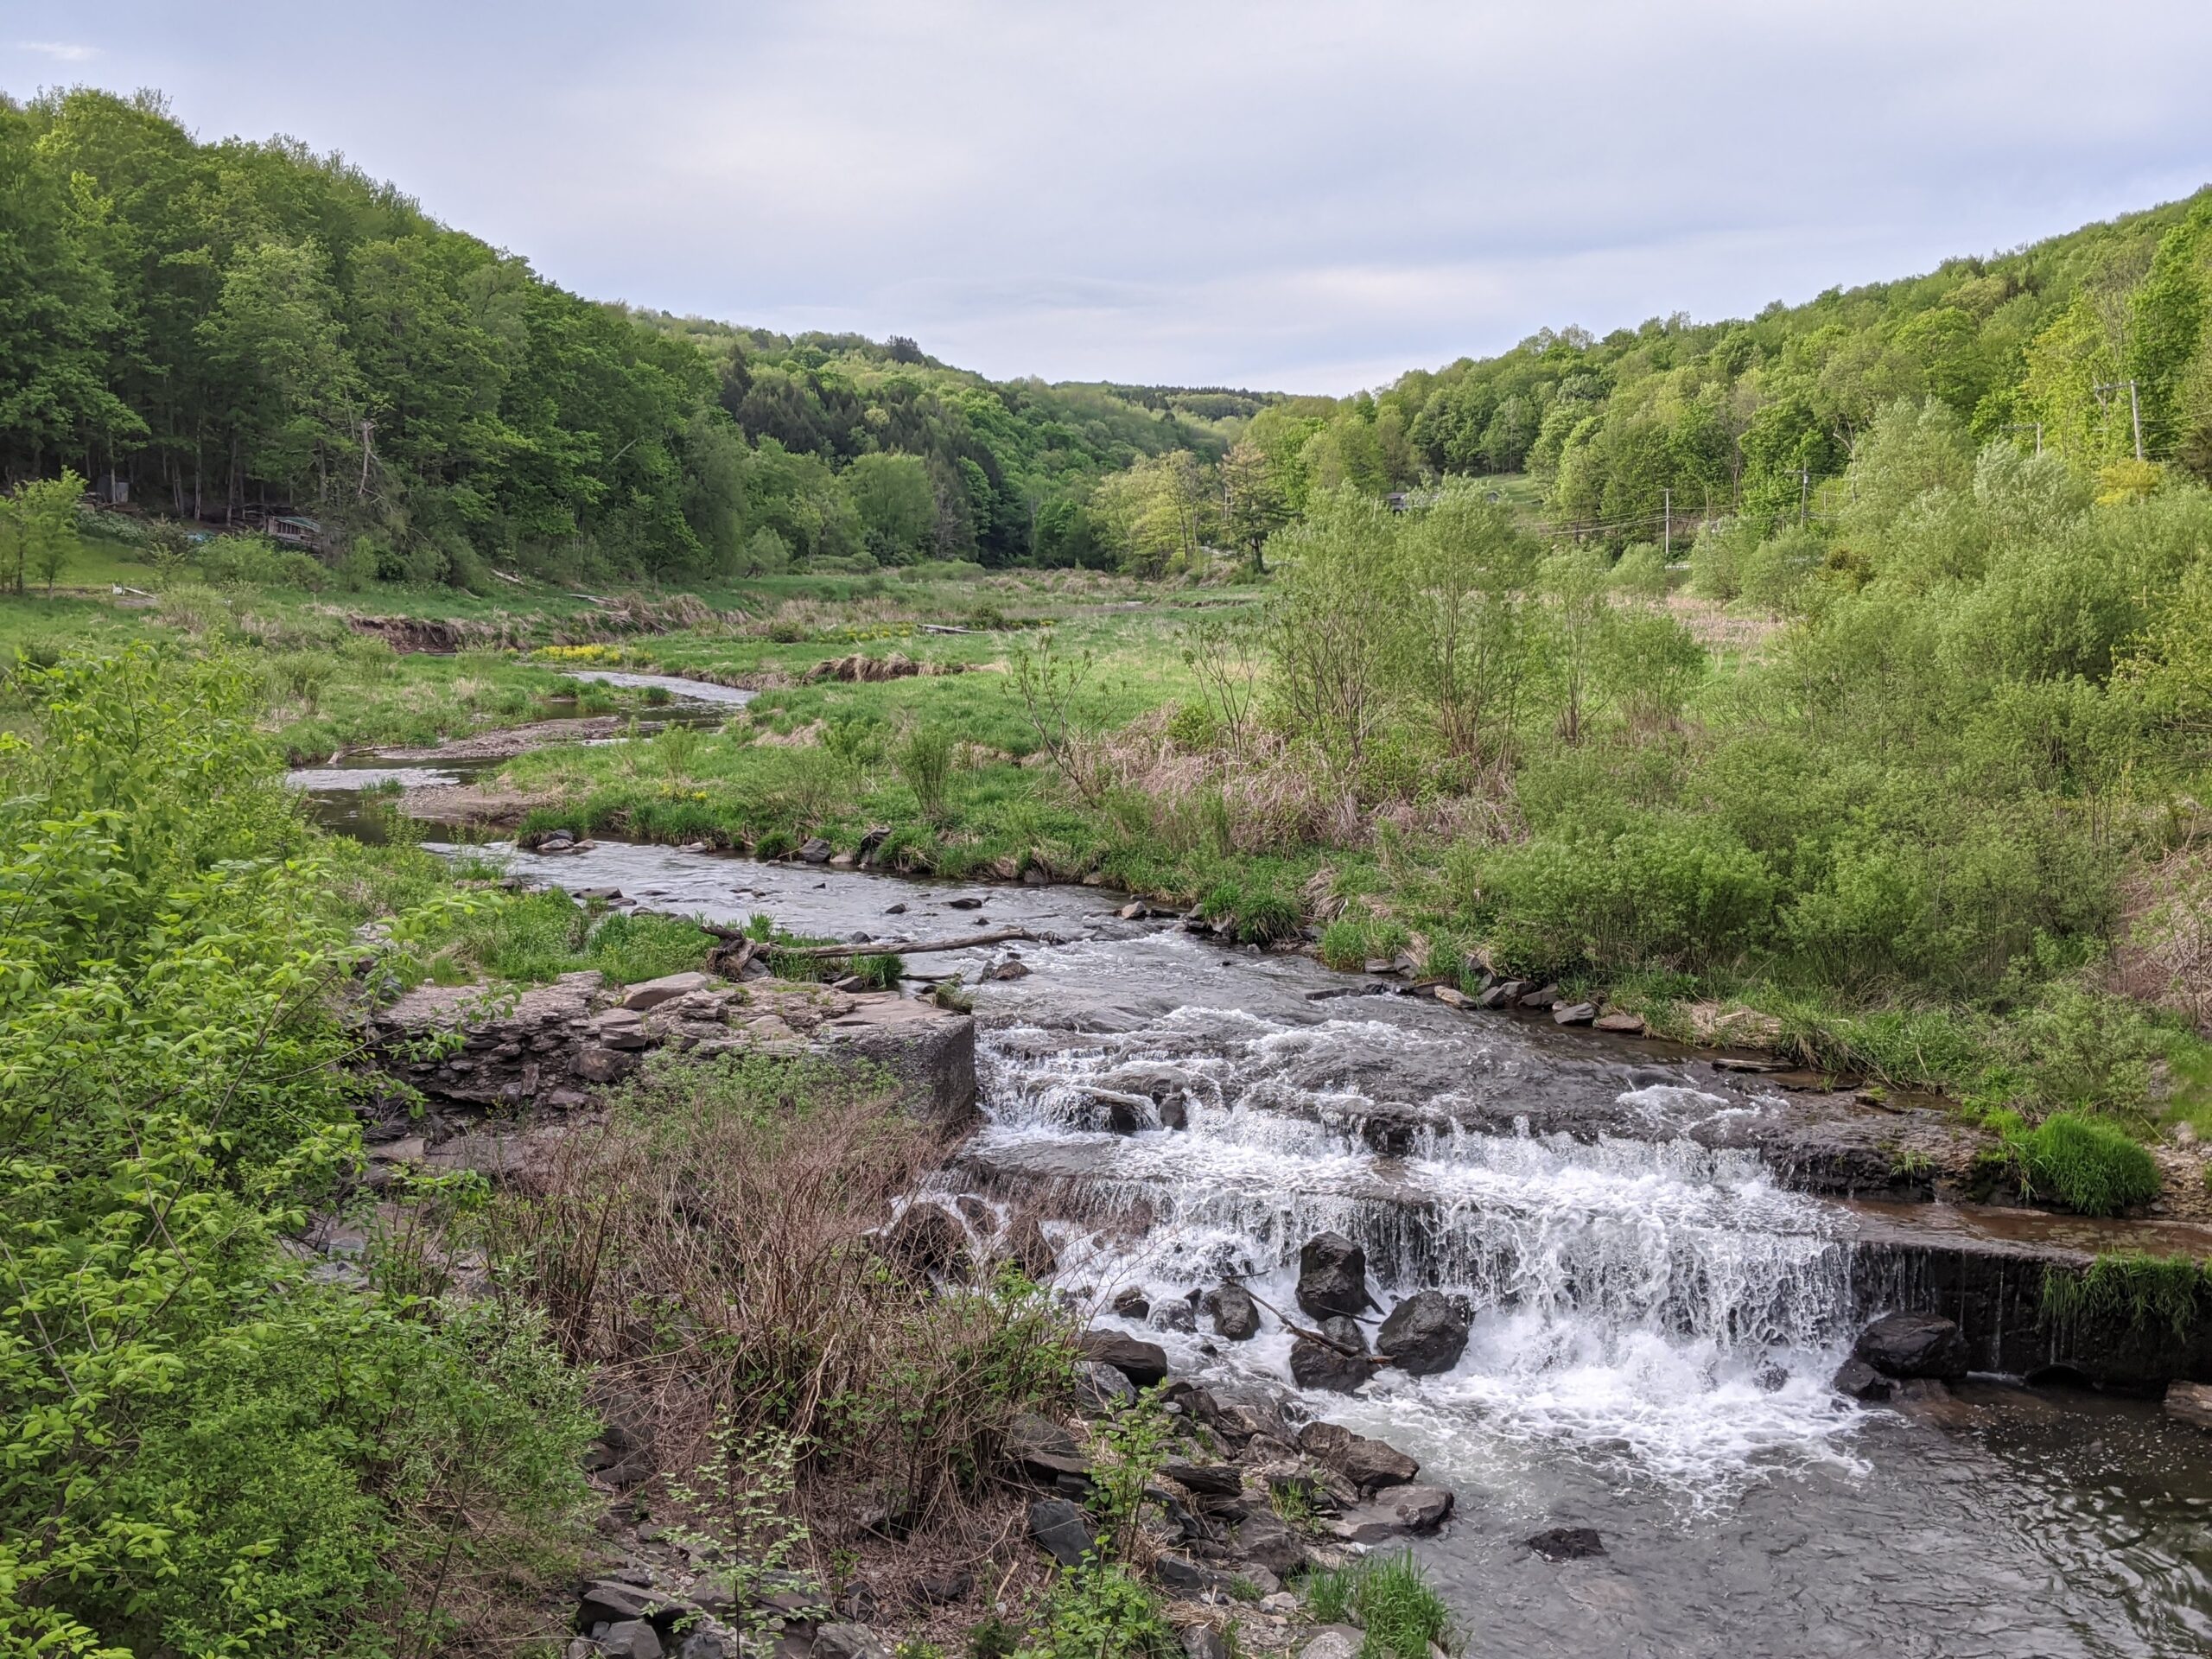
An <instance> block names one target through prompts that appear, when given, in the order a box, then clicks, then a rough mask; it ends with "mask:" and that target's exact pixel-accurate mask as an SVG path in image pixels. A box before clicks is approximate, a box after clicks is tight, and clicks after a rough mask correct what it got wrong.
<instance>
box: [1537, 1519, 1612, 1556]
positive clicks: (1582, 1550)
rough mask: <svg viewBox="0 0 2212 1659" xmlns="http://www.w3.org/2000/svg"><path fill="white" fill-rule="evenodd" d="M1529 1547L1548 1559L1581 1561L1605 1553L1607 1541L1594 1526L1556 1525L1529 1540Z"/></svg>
mask: <svg viewBox="0 0 2212 1659" xmlns="http://www.w3.org/2000/svg"><path fill="white" fill-rule="evenodd" d="M1528 1545H1529V1548H1531V1549H1533V1550H1535V1552H1536V1554H1539V1555H1541V1556H1542V1557H1543V1558H1544V1559H1545V1560H1548V1561H1581V1560H1588V1559H1589V1558H1590V1557H1591V1556H1592V1555H1602V1554H1605V1540H1604V1539H1602V1538H1600V1537H1599V1535H1598V1534H1597V1530H1596V1529H1595V1528H1592V1527H1554V1528H1553V1529H1551V1530H1550V1531H1548V1532H1540V1533H1538V1534H1537V1535H1535V1537H1533V1538H1531V1539H1529V1540H1528Z"/></svg>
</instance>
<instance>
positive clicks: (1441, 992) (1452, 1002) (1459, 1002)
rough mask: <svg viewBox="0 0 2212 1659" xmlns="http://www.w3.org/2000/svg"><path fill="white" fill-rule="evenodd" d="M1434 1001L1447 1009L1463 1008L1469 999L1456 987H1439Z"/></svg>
mask: <svg viewBox="0 0 2212 1659" xmlns="http://www.w3.org/2000/svg"><path fill="white" fill-rule="evenodd" d="M1436 1000H1437V1001H1440V1002H1441V1003H1442V1004H1443V1005H1444V1006H1445V1007H1447V1008H1464V1007H1466V1006H1467V1003H1468V1001H1469V998H1468V996H1467V994H1466V993H1465V991H1463V990H1460V989H1459V988H1458V987H1456V986H1452V985H1439V986H1438V987H1437V988H1436Z"/></svg>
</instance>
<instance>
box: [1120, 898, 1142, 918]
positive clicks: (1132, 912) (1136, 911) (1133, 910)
mask: <svg viewBox="0 0 2212 1659" xmlns="http://www.w3.org/2000/svg"><path fill="white" fill-rule="evenodd" d="M1147 913H1148V912H1147V909H1146V907H1145V902H1144V900H1143V899H1131V900H1130V901H1129V902H1128V904H1126V905H1123V906H1122V907H1121V908H1120V909H1119V910H1117V911H1116V912H1114V914H1115V915H1116V916H1118V917H1120V918H1122V920H1123V921H1125V922H1141V921H1142V920H1143V919H1144V918H1145V917H1146V915H1147Z"/></svg>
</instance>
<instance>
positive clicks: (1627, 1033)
mask: <svg viewBox="0 0 2212 1659" xmlns="http://www.w3.org/2000/svg"><path fill="white" fill-rule="evenodd" d="M1591 1024H1592V1026H1593V1027H1595V1028H1596V1029H1598V1030H1599V1031H1610V1032H1612V1033H1616V1034H1617V1035H1619V1036H1623V1037H1641V1036H1643V1015H1642V1014H1620V1013H1614V1014H1599V1016H1598V1017H1597V1018H1596V1019H1595V1020H1592V1021H1591Z"/></svg>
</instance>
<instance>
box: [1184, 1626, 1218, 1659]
mask: <svg viewBox="0 0 2212 1659" xmlns="http://www.w3.org/2000/svg"><path fill="white" fill-rule="evenodd" d="M1183 1659H1229V1644H1228V1643H1225V1642H1224V1641H1223V1640H1222V1639H1221V1632H1220V1631H1219V1630H1216V1629H1214V1627H1213V1626H1212V1625H1211V1624H1193V1625H1192V1626H1191V1628H1190V1629H1189V1630H1185V1631H1184V1632H1183Z"/></svg>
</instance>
